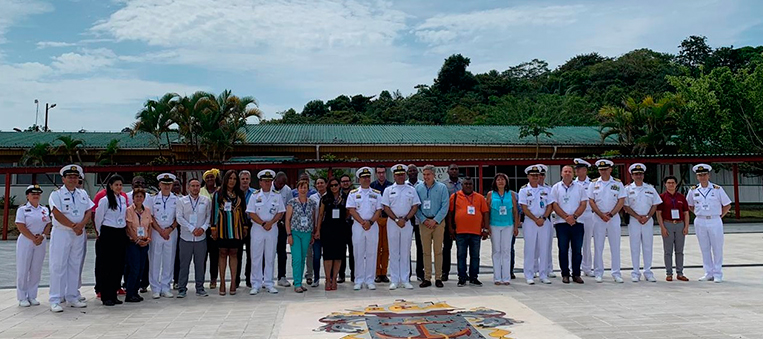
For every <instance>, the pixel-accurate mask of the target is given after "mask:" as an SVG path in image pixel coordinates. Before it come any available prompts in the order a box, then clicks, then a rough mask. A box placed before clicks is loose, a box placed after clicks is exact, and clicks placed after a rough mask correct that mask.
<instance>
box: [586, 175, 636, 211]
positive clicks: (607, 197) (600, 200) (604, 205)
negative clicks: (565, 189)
mask: <svg viewBox="0 0 763 339" xmlns="http://www.w3.org/2000/svg"><path fill="white" fill-rule="evenodd" d="M626 196H627V194H626V193H625V186H623V183H622V182H620V180H616V179H615V178H610V179H609V180H608V181H604V180H601V178H598V179H594V180H591V184H590V185H588V199H591V200H593V201H594V202H595V203H596V206H598V207H599V210H601V211H602V212H605V213H606V212H609V211H611V210H612V209H613V208H615V206H616V205H617V201H618V200H619V199H621V198H625V197H626Z"/></svg>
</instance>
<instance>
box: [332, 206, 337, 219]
mask: <svg viewBox="0 0 763 339" xmlns="http://www.w3.org/2000/svg"><path fill="white" fill-rule="evenodd" d="M331 219H339V209H338V208H335V209H333V210H331Z"/></svg>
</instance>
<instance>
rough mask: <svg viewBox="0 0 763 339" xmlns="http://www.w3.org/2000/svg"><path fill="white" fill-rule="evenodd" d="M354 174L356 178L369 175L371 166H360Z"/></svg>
mask: <svg viewBox="0 0 763 339" xmlns="http://www.w3.org/2000/svg"><path fill="white" fill-rule="evenodd" d="M355 176H356V177H358V178H363V177H371V167H361V168H359V169H358V170H357V171H355Z"/></svg>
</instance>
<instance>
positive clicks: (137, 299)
mask: <svg viewBox="0 0 763 339" xmlns="http://www.w3.org/2000/svg"><path fill="white" fill-rule="evenodd" d="M141 301H143V298H141V297H129V298H127V299H125V302H128V303H139V302H141Z"/></svg>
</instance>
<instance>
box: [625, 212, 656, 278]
mask: <svg viewBox="0 0 763 339" xmlns="http://www.w3.org/2000/svg"><path fill="white" fill-rule="evenodd" d="M628 238H629V240H630V245H631V262H632V263H633V272H631V277H633V278H637V279H638V278H641V270H640V267H641V262H640V258H641V253H639V252H643V254H644V277H645V278H650V277H652V278H653V277H654V273H652V244H653V243H654V223H653V222H652V219H649V221H648V222H647V223H646V225H642V224H641V223H640V222H638V220H636V218H634V217H631V218H630V221H629V222H628Z"/></svg>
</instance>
